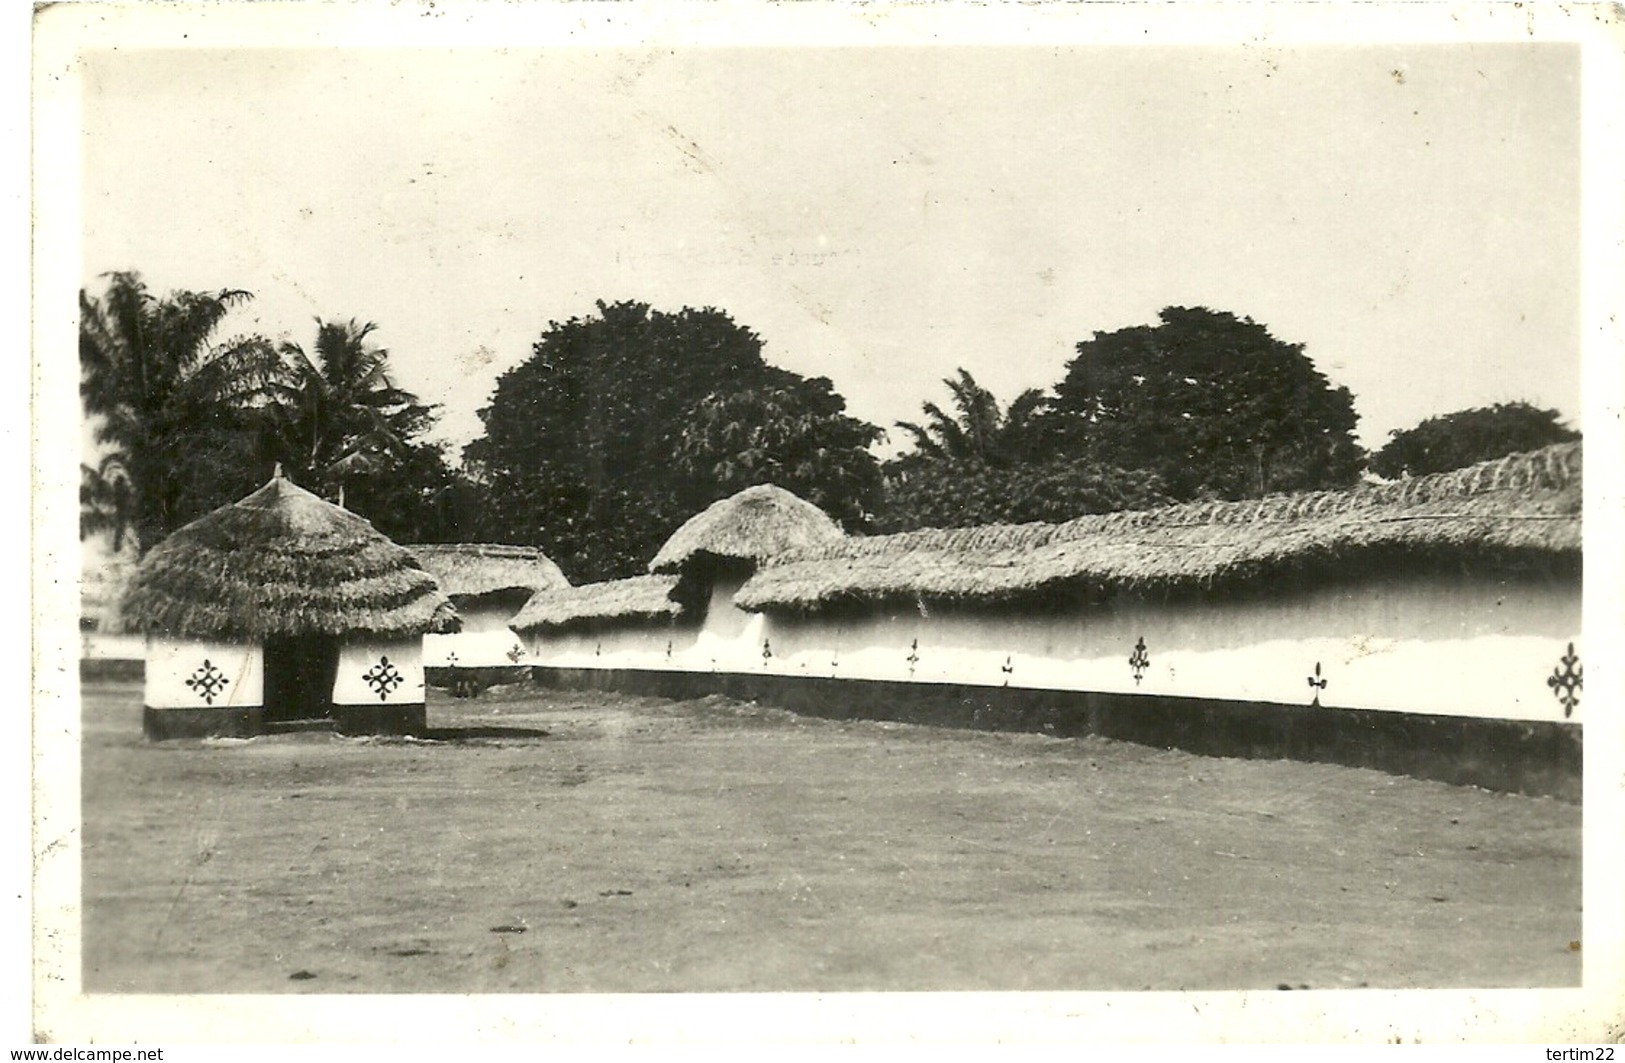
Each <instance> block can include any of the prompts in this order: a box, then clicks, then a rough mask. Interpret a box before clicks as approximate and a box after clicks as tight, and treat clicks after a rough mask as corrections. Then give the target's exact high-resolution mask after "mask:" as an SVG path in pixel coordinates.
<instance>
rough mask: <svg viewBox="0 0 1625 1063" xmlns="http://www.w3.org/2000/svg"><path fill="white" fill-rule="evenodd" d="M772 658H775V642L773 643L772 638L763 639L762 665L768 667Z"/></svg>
mask: <svg viewBox="0 0 1625 1063" xmlns="http://www.w3.org/2000/svg"><path fill="white" fill-rule="evenodd" d="M772 659H773V643H772V640H771V639H763V640H762V667H763V668H766V667H767V662H768V661H770V660H772Z"/></svg>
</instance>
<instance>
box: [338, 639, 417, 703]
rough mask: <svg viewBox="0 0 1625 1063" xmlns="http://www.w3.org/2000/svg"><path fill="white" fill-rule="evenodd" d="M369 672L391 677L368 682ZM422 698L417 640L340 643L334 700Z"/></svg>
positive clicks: (382, 701)
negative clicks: (384, 680)
mask: <svg viewBox="0 0 1625 1063" xmlns="http://www.w3.org/2000/svg"><path fill="white" fill-rule="evenodd" d="M369 675H371V676H374V677H375V678H377V679H380V680H383V679H388V680H390V681H387V682H368V681H367V677H368V676H369ZM397 680H398V681H397ZM423 700H424V685H423V646H422V643H421V641H420V640H418V639H404V640H403V639H396V640H393V641H390V640H381V639H356V640H346V641H345V642H344V643H343V644H342V645H340V647H339V671H338V677H337V678H336V679H335V680H334V681H333V704H335V705H414V704H422V703H423Z"/></svg>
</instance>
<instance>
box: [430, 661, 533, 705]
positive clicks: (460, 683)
mask: <svg viewBox="0 0 1625 1063" xmlns="http://www.w3.org/2000/svg"><path fill="white" fill-rule="evenodd" d="M529 677H530V665H528V664H510V665H502V666H500V667H499V666H495V665H493V666H491V667H485V668H447V667H446V666H445V665H443V664H442V665H432V666H430V667H426V668H424V669H423V680H424V682H426V683H428V684H429V685H430V686H432V687H435V688H437V689H440V690H449V691H451V693H452V696H454V697H459V698H476V697H479V695H480V692H481V691H482V690H484V689H486V688H487V687H494V686H497V685H499V684H502V683H523V682H524V681H525V680H526V679H528V678H529Z"/></svg>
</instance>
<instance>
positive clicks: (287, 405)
mask: <svg viewBox="0 0 1625 1063" xmlns="http://www.w3.org/2000/svg"><path fill="white" fill-rule="evenodd" d="M249 298H250V296H249V294H248V293H247V292H243V291H237V290H234V289H224V290H221V291H219V292H213V293H198V292H187V291H180V292H173V293H171V294H169V295H166V296H163V297H159V296H156V295H154V294H152V293H151V292H150V291H148V290H147V288H146V286H145V284H144V283H143V282H142V280H141V278H140V276H139V275H137V274H135V273H128V272H126V273H114V274H110V275H109V283H108V288H107V291H106V293H105V294H104V295H102V296H101V297H93V296H91V295H89V294H88V293H85V292H81V293H80V328H79V358H80V394H81V397H82V398H83V401H84V407H85V412H86V413H87V414H89V415H91V416H92V417H93V418H94V419H95V438H96V442H97V443H98V445H99V446H100V448H101V450H100V452H99V454H98V455H97V456H96V459H95V462H94V464H90V463H86V464H84V465H83V466H82V467H81V470H80V488H79V497H80V533H81V535H91V534H96V533H99V532H105V533H108V534H109V535H110V537H111V539H112V544H113V547H114V549H115V550H116V549H118V548H120V547H121V546H122V544H123V540H124V538H125V536H126V535H127V534H130V533H133V534H134V535H135V537H136V541H137V544H138V547H139V548H140V549H141V550H143V551H144V550H146V549H147V548H149V547H151V546H152V545H154V544H156V543H157V542H158V541H159V540H161V539H162V538H163V537H164V536H165V535H167V534H169V533H170V532H172V531H174V530H175V529H177V528H179V527H180V526H181V525H183V524H185V523H187V522H188V521H190V520H193V519H195V518H196V517H199V516H202V515H203V514H204V513H207V512H208V511H210V510H212V509H214V508H216V507H217V506H221V505H224V504H226V503H228V502H231V501H234V500H236V499H238V498H241V497H242V496H243V495H246V494H247V493H248V492H250V491H252V490H253V489H254V488H255V487H257V486H259V485H260V484H261V483H263V482H264V481H265V479H266V477H268V476H269V475H270V472H271V469H272V467H273V464H274V463H281V464H282V465H283V467H284V470H285V471H286V472H287V474H288V475H289V476H291V477H292V478H293V479H294V480H295V482H298V483H301V484H303V485H304V486H306V487H309V488H311V489H313V490H318V491H322V492H323V493H325V494H327V495H328V496H329V497H332V498H335V499H336V500H339V501H342V502H343V503H344V504H346V505H347V506H348V507H349V508H350V509H352V510H354V511H355V512H357V513H360V514H361V515H363V516H365V517H368V518H369V519H371V520H372V521H373V522H374V524H376V525H377V526H378V527H379V529H380V530H381V531H383V532H384V533H385V534H386V535H392V536H396V537H405V538H410V539H416V540H419V541H422V540H432V539H437V538H442V537H444V536H446V535H447V534H451V533H454V532H455V531H456V530H457V527H458V525H457V522H456V520H455V519H454V516H453V512H452V510H451V508H450V507H449V506H448V504H447V503H448V500H449V499H450V498H452V497H454V496H456V495H457V492H458V490H459V484H458V477H457V476H456V474H455V473H454V472H453V471H452V470H451V469H450V468H449V467H448V466H447V465H446V462H445V460H444V456H443V455H442V454H441V452H440V450H439V448H437V447H435V446H433V445H431V444H428V443H426V442H424V441H422V440H421V439H420V438H419V437H420V435H421V434H422V433H423V432H425V431H426V430H427V429H428V428H429V426H430V425H431V423H432V419H433V414H432V411H431V410H430V409H429V408H428V407H426V406H424V405H423V404H421V403H420V402H419V401H418V399H417V397H416V396H415V395H413V394H411V393H410V392H408V391H405V390H403V389H401V388H399V387H398V386H397V385H396V384H395V383H394V381H393V380H392V379H391V377H390V373H389V369H388V352H386V351H383V350H381V349H378V348H377V347H375V346H374V345H372V344H371V343H370V342H369V341H368V337H369V336H370V335H371V334H372V333H373V332H374V331H375V329H376V326H374V325H371V324H367V325H359V324H357V323H356V322H354V321H349V322H345V323H328V322H322V321H318V322H317V336H316V346H315V349H314V350H315V355H314V357H309V356H307V355H306V354H305V352H304V351H303V350H302V349H301V348H300V347H298V346H297V345H295V344H291V343H285V344H282V345H281V346H278V345H275V344H273V343H272V342H271V341H270V340H268V339H265V338H264V337H260V336H248V337H240V338H237V339H233V340H230V341H227V342H225V343H222V344H219V345H213V344H211V337H212V334H213V332H214V330H215V328H216V327H217V326H218V325H219V323H220V322H221V320H222V319H223V318H225V316H226V315H227V314H228V313H230V311H231V310H232V309H233V308H234V307H236V306H238V305H240V304H242V303H243V302H246V301H247V300H248V299H249ZM347 490H348V491H349V495H348V497H346V491H347Z"/></svg>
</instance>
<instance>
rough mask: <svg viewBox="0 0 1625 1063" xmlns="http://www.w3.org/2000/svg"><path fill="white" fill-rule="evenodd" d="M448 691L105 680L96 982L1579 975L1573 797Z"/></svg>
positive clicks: (95, 851) (252, 989) (1442, 982)
mask: <svg viewBox="0 0 1625 1063" xmlns="http://www.w3.org/2000/svg"><path fill="white" fill-rule="evenodd" d="M435 693H437V692H435ZM435 693H432V694H431V701H430V705H429V725H430V727H431V730H432V735H431V740H423V741H418V740H406V739H382V738H376V739H368V738H350V739H345V738H338V737H335V736H332V735H321V734H300V735H283V736H275V737H264V738H256V739H252V740H248V741H242V740H221V741H173V742H164V743H149V742H147V741H146V740H145V739H144V738H143V737H142V734H141V705H140V688H139V686H138V685H134V684H123V685H116V684H101V685H89V686H87V688H86V690H85V694H84V742H83V758H84V762H83V768H84V790H83V814H84V831H83V841H84V850H83V854H84V855H83V883H84V885H83V890H84V895H83V902H84V908H83V910H84V916H83V942H84V959H83V972H84V988H85V990H86V991H87V992H141V993H172V992H185V993H212V992H231V993H268V992H312V993H390V992H412V993H470V992H472V993H503V992H514V993H546V992H660V991H687V992H713V991H735V990H749V991H843V990H851V991H855V990H897V991H901V990H1137V989H1156V990H1172V989H1274V988H1277V987H1286V988H1292V989H1298V988H1313V989H1334V988H1346V987H1356V986H1370V987H1375V988H1384V989H1398V988H1420V987H1471V986H1483V987H1491V986H1572V985H1577V984H1578V982H1579V978H1580V956H1579V954H1578V952H1577V951H1575V950H1576V949H1577V948H1578V945H1577V941H1578V939H1579V938H1580V854H1581V830H1580V820H1581V814H1580V813H1581V810H1580V808H1579V807H1578V806H1575V805H1570V804H1565V803H1562V802H1559V801H1555V800H1552V799H1547V798H1530V797H1519V796H1510V795H1505V794H1495V793H1489V792H1485V791H1482V790H1476V789H1470V788H1464V787H1456V786H1448V785H1444V784H1440V783H1431V782H1421V781H1417V780H1413V779H1408V778H1399V777H1393V776H1388V775H1382V774H1379V773H1376V772H1372V771H1364V770H1356V769H1349V768H1342V767H1335V766H1328V765H1317V764H1300V763H1293V762H1285V761H1243V760H1222V759H1213V758H1204V757H1198V756H1193V755H1189V754H1185V753H1178V752H1165V751H1160V750H1155V749H1150V748H1145V747H1140V746H1135V745H1129V744H1124V743H1118V742H1112V741H1106V740H1100V739H1071V738H1067V739H1056V738H1049V737H1045V736H1042V735H1023V734H994V733H980V732H971V731H951V730H939V729H933V728H927V727H916V726H910V725H903V724H892V723H877V722H861V721H855V722H842V721H831V720H822V719H812V718H803V717H798V716H795V715H792V714H790V713H786V712H781V711H778V710H775V709H770V708H763V707H758V706H756V705H750V704H742V703H738V702H731V701H728V700H725V699H721V698H706V699H702V700H698V701H686V702H674V701H661V700H656V699H652V698H634V697H626V696H621V695H614V694H603V693H588V692H582V693H570V692H559V691H542V690H532V689H526V688H518V687H515V688H506V689H496V690H492V691H488V692H487V693H486V694H485V695H484V696H482V697H480V698H478V699H473V700H466V701H464V700H454V699H451V698H449V697H445V696H438V697H437V696H435ZM1571 942H1575V943H1576V944H1575V945H1572V946H1571Z"/></svg>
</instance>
